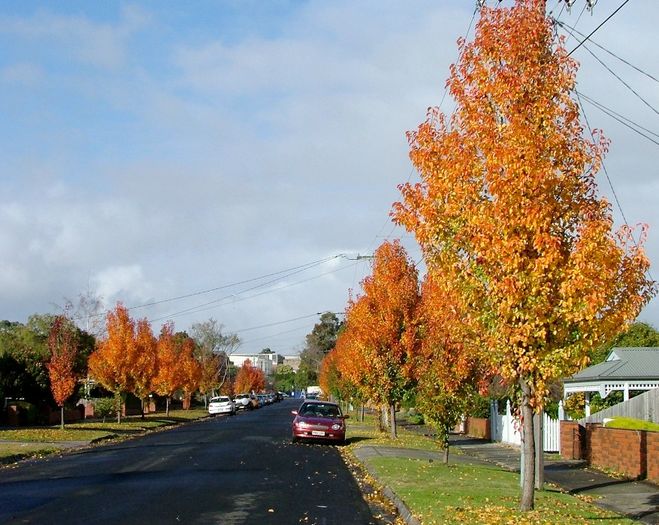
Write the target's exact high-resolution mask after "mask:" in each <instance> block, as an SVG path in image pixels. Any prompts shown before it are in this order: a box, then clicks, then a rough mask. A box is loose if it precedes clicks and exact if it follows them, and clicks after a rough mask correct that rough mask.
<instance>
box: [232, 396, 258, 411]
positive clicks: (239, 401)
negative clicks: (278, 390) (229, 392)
mask: <svg viewBox="0 0 659 525" xmlns="http://www.w3.org/2000/svg"><path fill="white" fill-rule="evenodd" d="M235 399H236V408H237V409H238V410H246V409H250V410H251V409H252V408H256V407H258V401H257V400H256V398H255V397H254V396H252V395H251V394H238V395H236V398H235ZM252 399H253V400H252Z"/></svg>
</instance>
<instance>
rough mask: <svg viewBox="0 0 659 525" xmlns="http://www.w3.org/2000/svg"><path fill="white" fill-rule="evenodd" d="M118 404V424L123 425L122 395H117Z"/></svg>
mask: <svg viewBox="0 0 659 525" xmlns="http://www.w3.org/2000/svg"><path fill="white" fill-rule="evenodd" d="M115 398H116V402H117V423H121V394H115Z"/></svg>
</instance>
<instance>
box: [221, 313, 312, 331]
mask: <svg viewBox="0 0 659 525" xmlns="http://www.w3.org/2000/svg"><path fill="white" fill-rule="evenodd" d="M322 314H323V312H316V313H313V314H309V315H301V316H300V317H294V318H293V319H286V320H285V321H277V322H274V323H267V324H262V325H259V326H251V327H249V328H241V329H240V330H233V333H236V334H239V333H241V332H251V331H252V330H259V329H260V328H269V327H271V326H279V325H280V324H286V323H292V322H294V321H299V320H300V319H308V318H309V317H316V316H318V315H322Z"/></svg>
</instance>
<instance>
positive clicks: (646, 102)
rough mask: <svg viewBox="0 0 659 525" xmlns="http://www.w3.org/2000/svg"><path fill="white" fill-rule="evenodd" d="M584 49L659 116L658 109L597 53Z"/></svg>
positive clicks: (585, 47)
mask: <svg viewBox="0 0 659 525" xmlns="http://www.w3.org/2000/svg"><path fill="white" fill-rule="evenodd" d="M583 47H584V49H585V50H586V51H588V52H589V53H590V54H591V55H592V56H593V58H594V59H595V60H597V61H598V62H599V63H600V64H602V66H603V67H604V68H605V69H606V70H607V71H608V72H609V73H611V74H612V75H613V76H614V77H615V78H617V79H618V80H619V81H620V83H621V84H622V85H623V86H625V87H626V88H627V89H628V90H629V91H631V92H632V93H633V94H634V95H636V97H637V98H638V99H639V100H640V101H641V102H643V104H645V105H646V106H647V107H649V108H650V109H651V110H652V111H654V112H655V113H656V114H658V115H659V111H657V109H656V108H655V107H654V106H652V105H651V104H650V103H649V102H648V101H647V100H645V99H644V98H643V97H642V96H641V95H640V94H639V93H637V92H636V90H634V88H632V87H631V86H630V85H629V84H627V82H625V81H624V80H623V79H622V78H621V77H620V76H619V75H618V74H617V73H616V72H615V71H613V70H612V69H611V68H610V67H609V66H607V65H606V64H605V63H604V62H602V60H600V58H599V57H598V56H597V55H596V54H595V53H593V52H592V51H591V50H590V49H589V48H588V47H587V46H583Z"/></svg>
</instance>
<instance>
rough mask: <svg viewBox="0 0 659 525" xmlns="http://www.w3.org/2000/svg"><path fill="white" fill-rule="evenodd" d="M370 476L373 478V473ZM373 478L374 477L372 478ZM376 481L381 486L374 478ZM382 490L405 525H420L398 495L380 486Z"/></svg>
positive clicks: (388, 488)
mask: <svg viewBox="0 0 659 525" xmlns="http://www.w3.org/2000/svg"><path fill="white" fill-rule="evenodd" d="M371 476H373V473H372V472H371ZM373 477H374V478H375V476H373ZM375 479H377V480H378V483H380V484H381V482H380V480H379V479H378V478H375ZM382 486H383V487H384V488H383V489H382V493H383V494H384V495H385V496H386V497H387V498H389V499H390V500H391V502H392V503H393V504H394V505H395V506H396V508H397V509H398V514H399V515H400V517H401V518H402V519H403V521H404V522H405V523H407V525H421V522H420V521H419V520H418V519H416V518H415V517H414V516H413V515H412V511H411V510H410V509H409V507H408V506H407V505H405V502H404V501H403V500H402V499H400V498H399V497H398V495H397V494H396V493H395V492H394V491H393V490H392V489H391V488H390V487H388V486H387V485H382Z"/></svg>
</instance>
